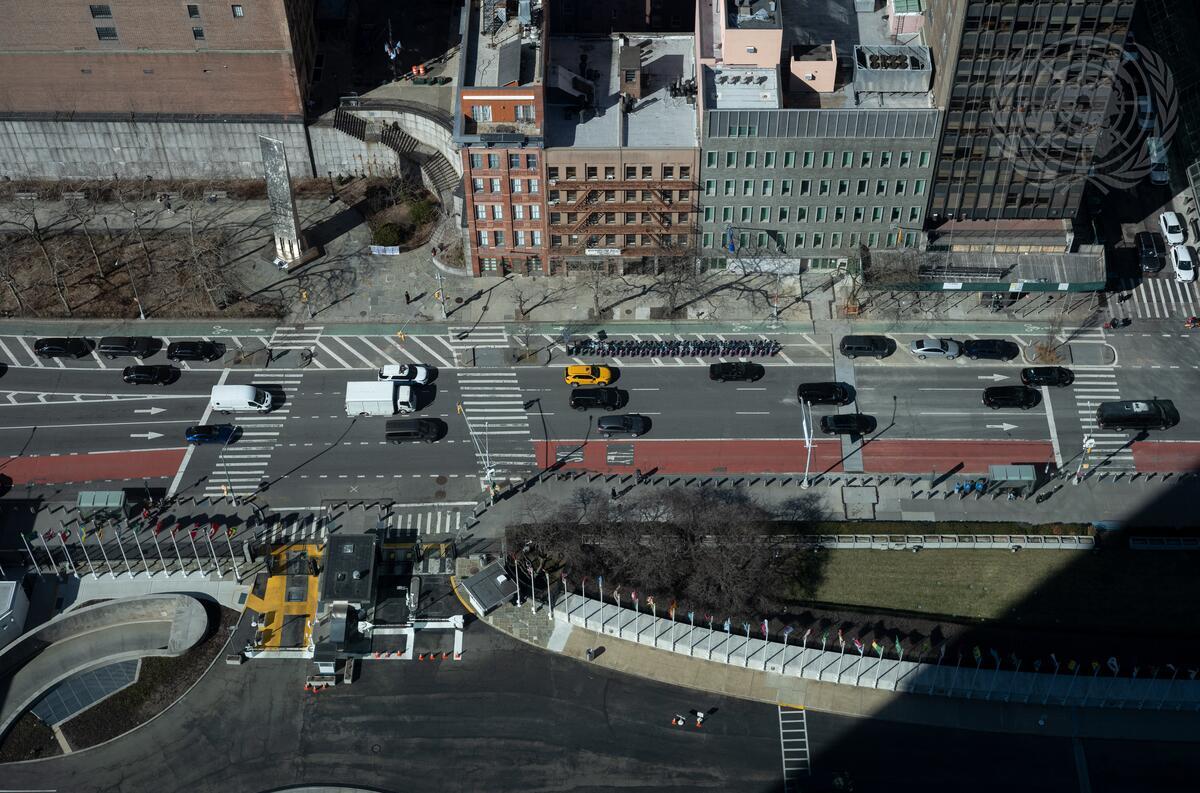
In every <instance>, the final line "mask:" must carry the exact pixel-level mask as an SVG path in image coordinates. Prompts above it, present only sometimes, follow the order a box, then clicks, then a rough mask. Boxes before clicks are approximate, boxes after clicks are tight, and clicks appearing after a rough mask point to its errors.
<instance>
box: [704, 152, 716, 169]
mask: <svg viewBox="0 0 1200 793" xmlns="http://www.w3.org/2000/svg"><path fill="white" fill-rule="evenodd" d="M704 167H705V168H716V167H717V153H716V152H715V151H706V152H704Z"/></svg>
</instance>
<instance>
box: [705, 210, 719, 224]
mask: <svg viewBox="0 0 1200 793" xmlns="http://www.w3.org/2000/svg"><path fill="white" fill-rule="evenodd" d="M715 214H716V213H715V212H714V210H713V208H712V207H705V208H704V222H705V223H712V221H713V216H714V215H715Z"/></svg>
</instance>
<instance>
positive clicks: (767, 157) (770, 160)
mask: <svg viewBox="0 0 1200 793" xmlns="http://www.w3.org/2000/svg"><path fill="white" fill-rule="evenodd" d="M763 165H764V166H766V167H767V168H774V167H775V152H773V151H768V152H765V153H764V154H763Z"/></svg>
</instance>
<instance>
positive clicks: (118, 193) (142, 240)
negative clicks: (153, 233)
mask: <svg viewBox="0 0 1200 793" xmlns="http://www.w3.org/2000/svg"><path fill="white" fill-rule="evenodd" d="M140 187H141V191H142V200H145V192H146V186H145V183H143V184H142V185H140ZM126 189H127V187H126V185H125V184H124V183H123V182H122V181H121V178H120V177H119V176H118V175H117V174H113V198H115V199H116V201H117V204H118V206H120V207H121V209H122V211H124V212H128V213H129V216H130V218H132V219H133V230H134V235H135V236H136V237H137V240H138V245H140V246H141V249H142V255H143V256H144V257H145V259H146V273H147V275H154V259H153V258H152V257H151V256H150V248H149V247H148V246H147V245H146V237H145V235H144V234H142V220H141V217H139V214H138V209H137V207H131V206H129V203H128V202H127V200H126V196H125V193H126Z"/></svg>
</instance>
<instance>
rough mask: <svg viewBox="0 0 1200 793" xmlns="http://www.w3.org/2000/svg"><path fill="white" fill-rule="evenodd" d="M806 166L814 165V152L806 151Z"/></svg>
mask: <svg viewBox="0 0 1200 793" xmlns="http://www.w3.org/2000/svg"><path fill="white" fill-rule="evenodd" d="M804 167H805V168H811V167H813V153H812V152H811V151H806V152H804Z"/></svg>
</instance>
